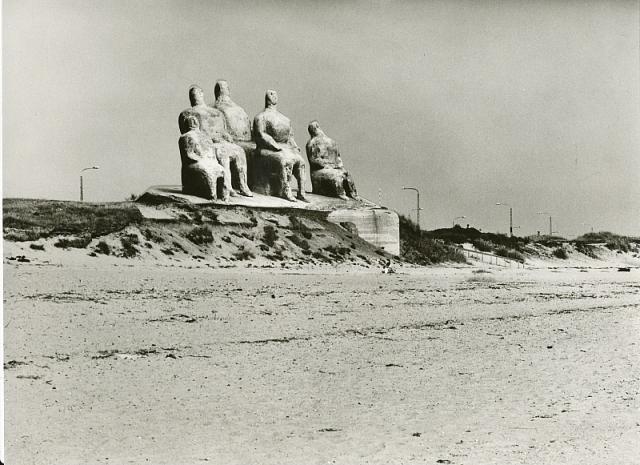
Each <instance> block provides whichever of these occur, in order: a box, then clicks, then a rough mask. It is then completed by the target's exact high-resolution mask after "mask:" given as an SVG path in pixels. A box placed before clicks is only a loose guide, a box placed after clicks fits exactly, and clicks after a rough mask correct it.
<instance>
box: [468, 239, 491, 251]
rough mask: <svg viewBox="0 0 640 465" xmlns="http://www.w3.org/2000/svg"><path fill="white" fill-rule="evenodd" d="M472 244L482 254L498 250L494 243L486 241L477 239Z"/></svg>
mask: <svg viewBox="0 0 640 465" xmlns="http://www.w3.org/2000/svg"><path fill="white" fill-rule="evenodd" d="M472 244H473V246H474V247H475V248H476V249H478V250H479V251H480V252H492V251H493V250H494V249H495V248H496V245H495V244H494V243H493V242H491V241H485V240H484V239H475V240H474V241H473V242H472Z"/></svg>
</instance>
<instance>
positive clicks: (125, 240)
mask: <svg viewBox="0 0 640 465" xmlns="http://www.w3.org/2000/svg"><path fill="white" fill-rule="evenodd" d="M131 236H132V235H127V236H123V237H121V238H120V243H121V244H122V256H123V257H126V258H130V257H135V256H136V255H138V252H139V250H138V248H137V247H136V246H135V245H134V244H137V242H134V241H133V240H132V239H131ZM135 237H136V238H137V237H138V236H135Z"/></svg>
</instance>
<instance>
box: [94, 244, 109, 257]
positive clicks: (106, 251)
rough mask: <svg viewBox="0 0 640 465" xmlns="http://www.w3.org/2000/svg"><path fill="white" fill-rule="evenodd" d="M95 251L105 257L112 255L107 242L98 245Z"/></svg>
mask: <svg viewBox="0 0 640 465" xmlns="http://www.w3.org/2000/svg"><path fill="white" fill-rule="evenodd" d="M95 251H96V252H98V253H101V254H103V255H110V254H111V247H109V244H107V243H106V242H105V241H100V242H98V243H97V244H96V248H95Z"/></svg>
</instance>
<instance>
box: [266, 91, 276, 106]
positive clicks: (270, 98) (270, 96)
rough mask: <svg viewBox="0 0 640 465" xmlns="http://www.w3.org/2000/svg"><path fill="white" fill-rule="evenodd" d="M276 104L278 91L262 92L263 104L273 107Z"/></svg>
mask: <svg viewBox="0 0 640 465" xmlns="http://www.w3.org/2000/svg"><path fill="white" fill-rule="evenodd" d="M277 104H278V93H277V92H276V91H275V90H271V89H269V90H267V92H266V94H264V106H265V107H275V106H276V105H277Z"/></svg>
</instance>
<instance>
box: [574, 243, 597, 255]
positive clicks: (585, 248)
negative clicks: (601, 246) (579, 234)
mask: <svg viewBox="0 0 640 465" xmlns="http://www.w3.org/2000/svg"><path fill="white" fill-rule="evenodd" d="M576 250H577V251H578V252H580V253H581V254H584V255H586V256H587V257H591V258H598V255H597V254H596V248H595V247H594V246H591V245H589V244H585V243H584V242H576Z"/></svg>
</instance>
